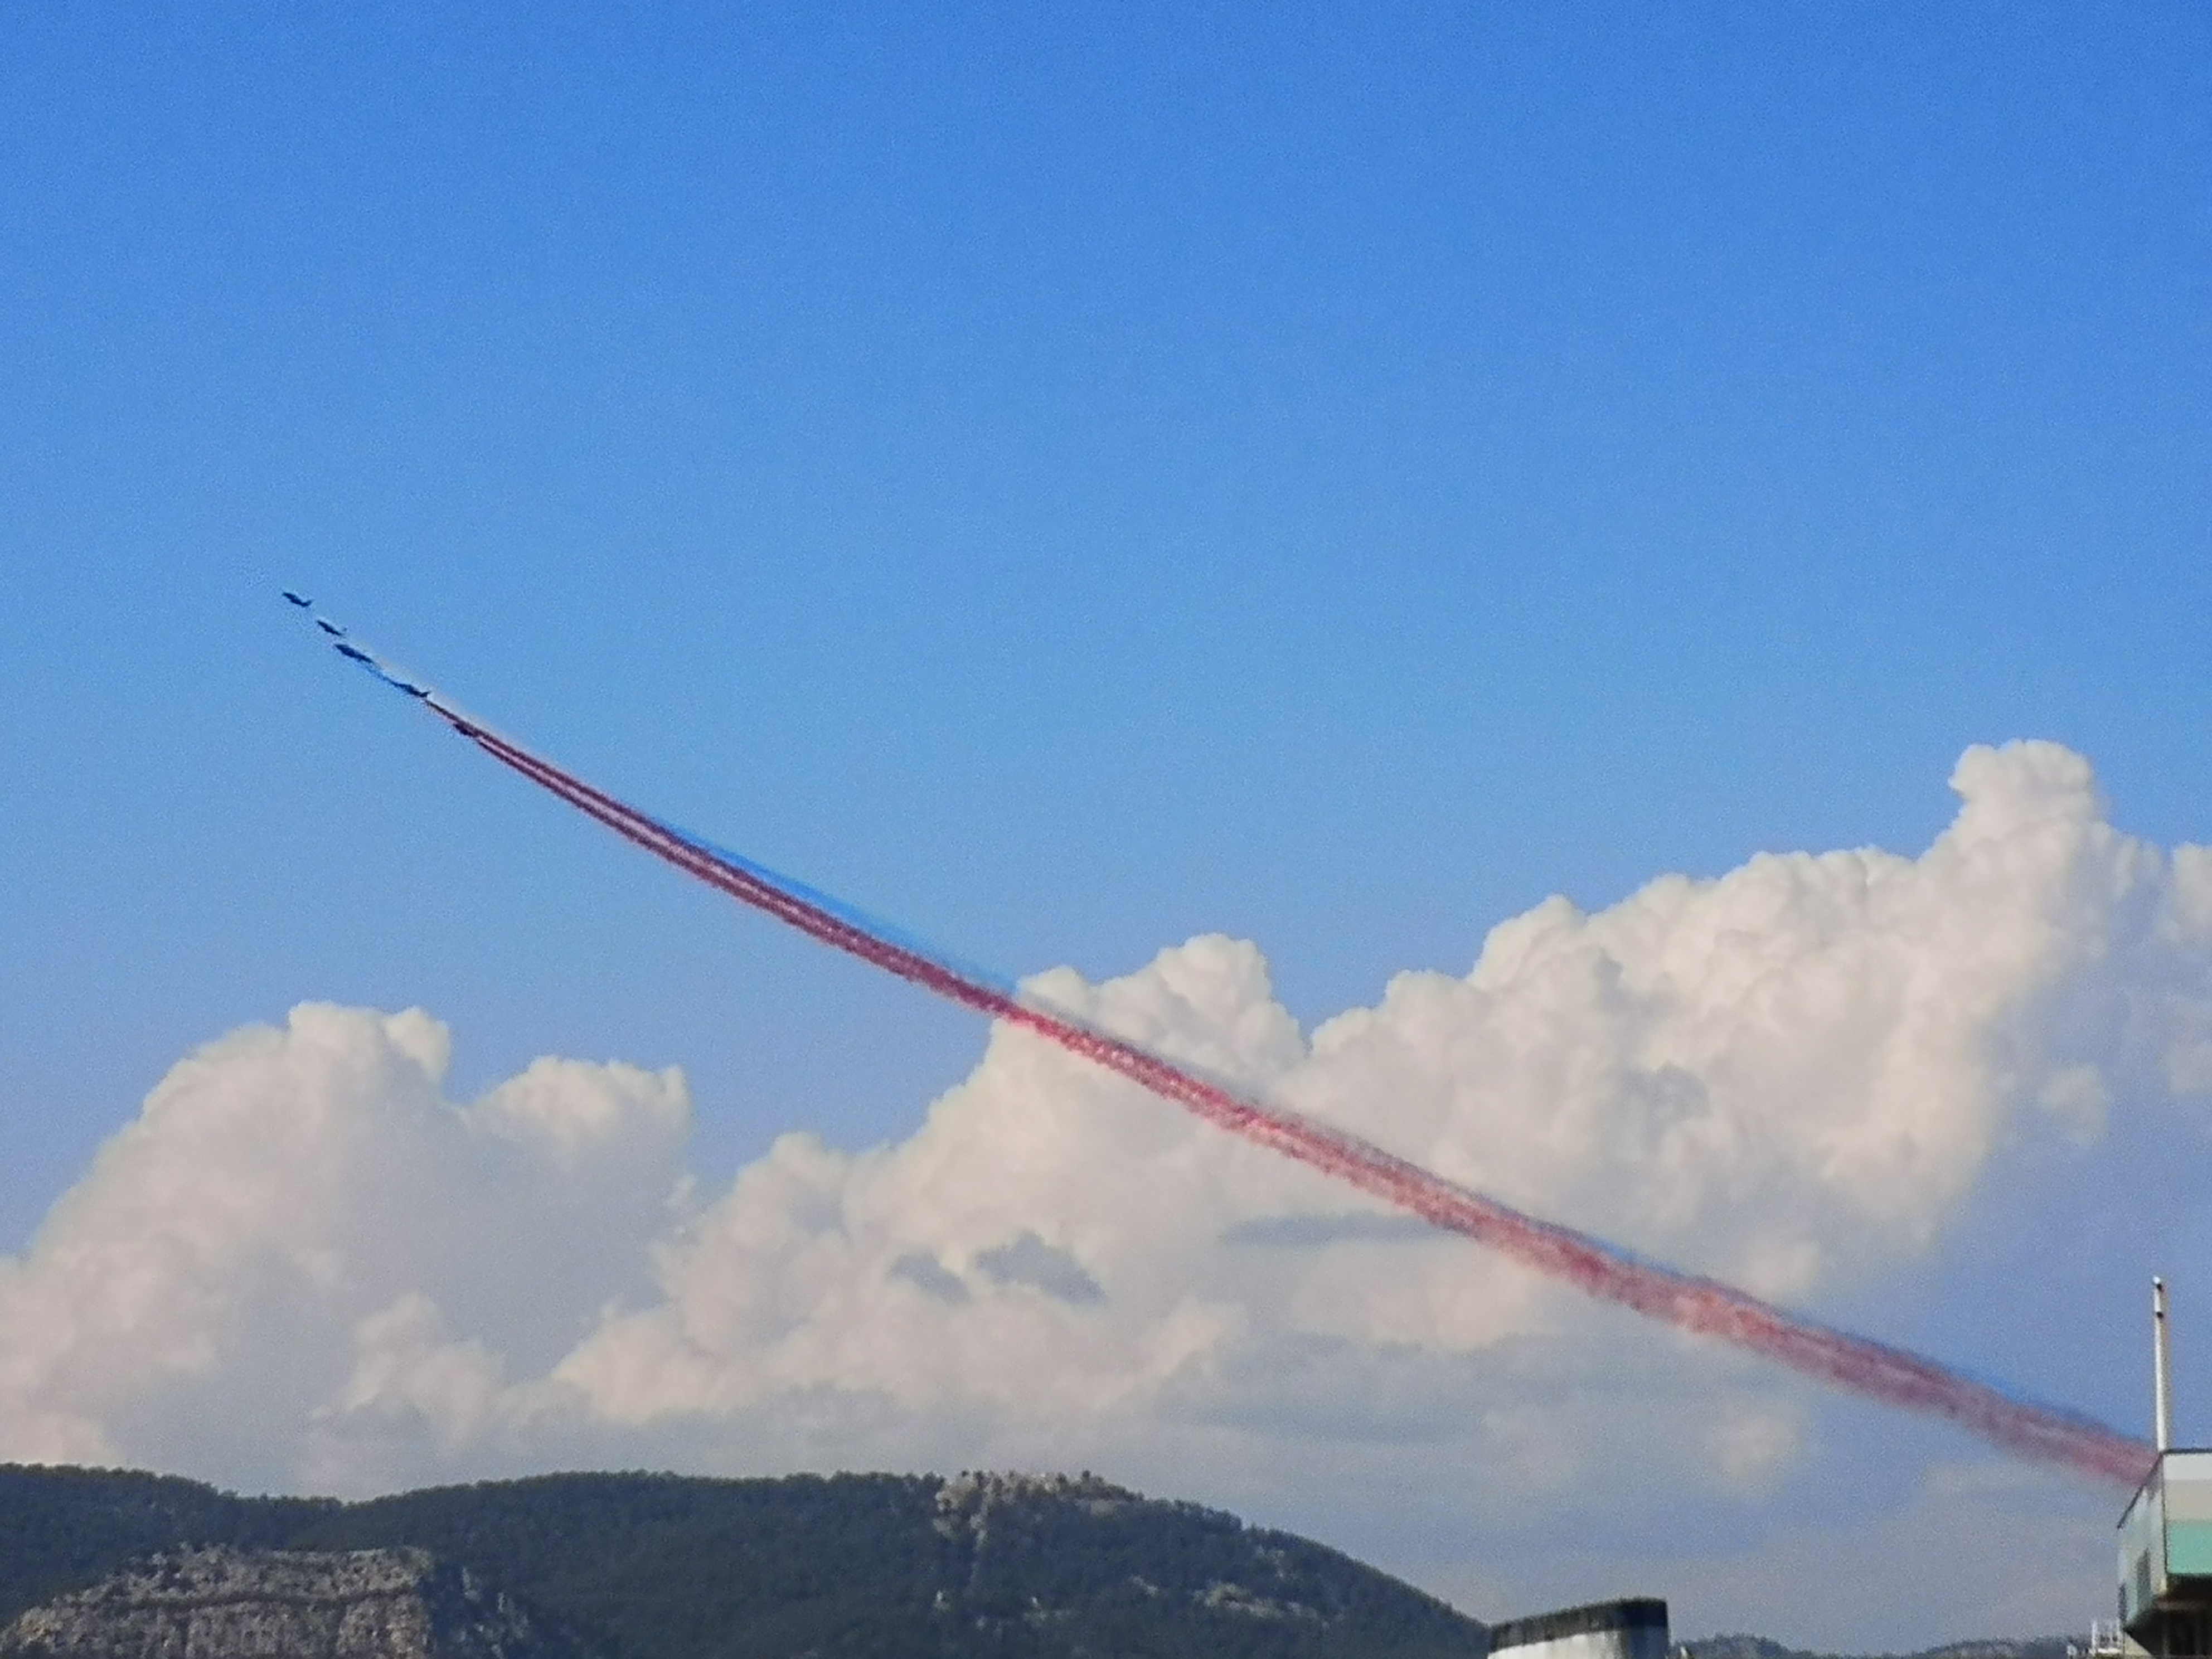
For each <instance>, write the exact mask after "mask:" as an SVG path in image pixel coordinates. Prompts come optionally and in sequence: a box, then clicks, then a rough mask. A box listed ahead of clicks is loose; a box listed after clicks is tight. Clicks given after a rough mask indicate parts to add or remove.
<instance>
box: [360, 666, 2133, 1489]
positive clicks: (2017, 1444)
mask: <svg viewBox="0 0 2212 1659" xmlns="http://www.w3.org/2000/svg"><path fill="white" fill-rule="evenodd" d="M403 689H410V691H411V694H412V695H416V696H422V698H423V701H424V702H425V704H426V706H427V707H428V708H430V709H431V711H432V712H433V713H435V714H437V715H438V716H439V717H440V718H441V719H442V720H445V721H446V722H447V724H448V725H450V726H452V727H453V729H454V730H455V731H456V732H459V733H460V734H461V735H462V736H463V737H465V738H468V739H469V741H470V742H471V743H473V744H476V745H477V747H478V748H480V749H482V750H483V751H484V752H485V753H486V754H488V755H489V756H491V757H493V758H494V759H495V760H497V761H499V762H500V763H501V764H503V765H505V766H508V767H511V768H513V769H514V770H515V771H517V772H520V774H521V775H523V776H524V777H526V778H527V779H529V780H530V781H532V783H534V784H537V785H538V786H539V787H541V788H544V789H547V790H550V792H552V793H554V794H556V795H558V796H559V797H560V798H561V799H563V800H565V801H567V802H568V804H569V805H572V806H574V807H576V808H578V809H579V810H580V811H584V812H586V813H588V814H590V815H591V816H592V817H594V818H597V819H598V820H599V822H600V823H603V824H605V825H606V826H607V828H609V829H612V830H613V831H615V833H616V834H617V835H619V836H623V837H625V838H626V839H628V840H629V841H632V842H635V843H636V844H637V845H638V846H640V847H642V848H645V850H646V851H647V852H648V853H651V854H653V855H654V856H655V857H657V858H660V859H663V860H666V861H667V862H668V863H670V864H672V865H674V866H676V867H677V868H678V869H679V870H681V871H683V872H684V873H685V874H686V875H690V876H694V877H696V878H698V879H699V880H701V881H703V882H705V883H706V884H708V886H710V887H714V888H716V889H718V890H720V891H722V892H724V893H726V894H728V895H729V896H731V897H732V898H734V899H738V900H740V901H742V902H744V903H746V904H750V905H751V906H753V907H754V908H756V909H759V910H763V911H765V912H767V913H768V914H769V915H771V916H774V917H775V919H776V920H777V921H781V922H784V923H786V924H787V925H788V926H790V927H795V928H797V929H798V930H799V932H801V933H805V934H807V935H808V936H810V937H811V938H813V939H819V940H821V941H822V942H823V944H825V945H835V946H836V948H837V949H839V950H841V951H847V952H848V953H849V954H851V955H853V956H855V957H860V960H861V961H863V962H866V963H872V964H873V965H874V966H876V967H878V968H881V969H884V971H886V972H888V973H892V974H896V975H898V976H899V977H900V978H901V979H903V980H908V981H912V982H913V983H915V984H916V985H919V986H921V987H924V988H925V989H927V990H930V991H934V992H935V993H936V994H938V995H939V996H941V997H944V998H946V999H947V1000H951V1001H953V1002H957V1003H958V1004H960V1005H961V1006H963V1007H966V1008H972V1009H974V1010H975V1012H977V1013H980V1014H983V1015H986V1016H987V1017H988V1018H992V1019H995V1020H1003V1021H1005V1022H1006V1024H1010V1025H1018V1026H1020V1027H1021V1028H1022V1029H1024V1030H1029V1031H1033V1032H1035V1033H1036V1035H1037V1036H1042V1037H1044V1038H1045V1039H1047V1040H1048V1041H1049V1042H1056V1043H1058V1044H1059V1045H1060V1047H1061V1048H1065V1049H1066V1050H1068V1051H1069V1052H1070V1053H1071V1054H1079V1055H1081V1056H1082V1057H1083V1058H1085V1060H1091V1061H1092V1062H1094V1063H1095V1064H1097V1065H1099V1066H1104V1067H1105V1068H1106V1069H1107V1070H1108V1071H1110V1072H1117V1073H1120V1074H1121V1076H1123V1077H1125V1078H1127V1079H1129V1080H1130V1081H1132V1082H1133V1083H1137V1084H1139V1085H1142V1086H1144V1087H1145V1088H1146V1089H1149V1090H1151V1091H1152V1093H1154V1094H1156V1095H1158V1096H1160V1097H1162V1098H1164V1099H1166V1100H1170V1101H1173V1102H1174V1103H1176V1105H1178V1106H1182V1107H1183V1108H1185V1109H1187V1110H1189V1111H1191V1112H1193V1113H1195V1114H1196V1115H1198V1116H1200V1117H1202V1118H1204V1119H1205V1120H1206V1121H1208V1122H1209V1123H1213V1124H1218V1126H1220V1127H1222V1128H1225V1129H1228V1130H1230V1131H1231V1132H1233V1133H1237V1134H1240V1135H1242V1136H1243V1137H1244V1138H1245V1139H1248V1140H1252V1141H1256V1142H1258V1143H1259V1144H1260V1145H1261V1146H1269V1147H1273V1149H1274V1150H1275V1151H1276V1152H1281V1153H1283V1154H1284V1155H1285V1156H1286V1157H1289V1158H1296V1159H1297V1160H1298V1161H1299V1162H1300V1163H1302V1164H1310V1165H1311V1166H1312V1167H1313V1168H1315V1169H1316V1170H1322V1171H1323V1172H1324V1173H1325V1174H1328V1175H1332V1176H1335V1177H1336V1178H1337V1179H1338V1180H1340V1181H1342V1182H1346V1183H1348V1184H1349V1185H1351V1186H1353V1187H1357V1188H1359V1189H1360V1190H1361V1191H1362V1192H1365V1193H1369V1194H1372V1195H1374V1196H1375V1197H1376V1198H1379V1199H1382V1200H1384V1201H1385V1202H1388V1203H1390V1204H1393V1205H1395V1206H1398V1207H1399V1208H1401V1209H1404V1210H1410V1211H1412V1212H1413V1213H1414V1214H1416V1215H1419V1216H1422V1217H1425V1218H1426V1219H1428V1220H1429V1221H1431V1222H1433V1223H1434V1224H1435V1225H1437V1226H1439V1227H1444V1228H1449V1230H1450V1231H1453V1232H1456V1233H1463V1234H1465V1235H1466V1236H1467V1237H1469V1238H1472V1239H1474V1240H1476V1241H1478V1242H1479V1243H1484V1244H1487V1245H1489V1246H1491V1247H1492V1249H1497V1250H1500V1251H1503V1252H1504V1254H1505V1255H1509V1256H1510V1257H1512V1258H1513V1260H1515V1261H1518V1262H1521V1263H1522V1264H1523V1265H1524V1266H1526V1267H1533V1268H1534V1269H1535V1270H1536V1271H1537V1272H1539V1273H1548V1274H1550V1275H1551V1276H1552V1277H1553V1278H1555V1279H1565V1281H1566V1282H1567V1283H1568V1284H1570V1285H1574V1286H1575V1287H1576V1288H1577V1290H1580V1291H1583V1293H1584V1294H1586V1295H1589V1296H1592V1297H1597V1298H1598V1299H1600V1300H1601V1301H1606V1302H1617V1303H1620V1304H1622V1305H1623V1306H1625V1307H1629V1308H1633V1309H1634V1310H1636V1311H1637V1312H1638V1313H1641V1314H1645V1315H1648V1316H1650V1317H1651V1318H1654V1319H1657V1320H1662V1321H1664V1322H1666V1323H1668V1324H1670V1325H1673V1326H1674V1327H1676V1328H1679V1329H1681V1330H1686V1331H1692V1332H1695V1333H1696V1334H1699V1335H1700V1336H1710V1337H1717V1338H1718V1339H1719V1340H1722V1341H1724V1342H1732V1343H1734V1344H1735V1346H1738V1347H1741V1348H1747V1349H1749V1350H1750V1351H1751V1352H1753V1353H1756V1354H1760V1355H1764V1356H1765V1358H1769V1359H1772V1360H1775V1361H1778V1362H1779V1363H1780V1364H1784V1365H1786V1366H1788V1367H1790V1369H1791V1370H1796V1371H1798V1372H1801V1373H1802V1374H1803V1375H1804V1376H1810V1377H1814V1378H1815V1379H1817V1380H1819V1381H1820V1382H1823V1383H1830V1384H1832V1385H1833V1386H1835V1387H1837V1388H1840V1389H1845V1390H1848V1391H1849V1392H1850V1393H1853V1394H1857V1395H1863V1396H1864V1397H1866V1398H1868V1399H1870V1400H1877V1401H1881V1402H1883V1403H1884V1404H1886V1405H1891V1406H1898V1407H1903V1408H1905V1410H1907V1411H1914V1412H1919V1413H1924V1414H1926V1415H1928V1416H1931V1417H1939V1418H1942V1419H1945V1420H1947V1421H1948V1422H1952V1423H1955V1424H1957V1425H1959V1426H1960V1427H1961V1428H1964V1429H1966V1430H1967V1431H1969V1432H1971V1433H1973V1434H1976V1435H1978V1436H1980V1437H1982V1438H1983V1439H1984V1440H1986V1441H1989V1442H1990V1443H1992V1444H1994V1445H1997V1446H2001V1447H2002V1448H2004V1449H2006V1450H2008V1451H2011V1452H2016V1453H2018V1454H2020V1455H2023V1456H2026V1457H2029V1458H2032V1459H2034V1460H2035V1461H2036V1462H2043V1463H2051V1464H2056V1465H2057V1466H2058V1467H2060V1468H2067V1469H2071V1470H2073V1471H2074V1472H2075V1473H2076V1474H2084V1475H2087V1476H2089V1477H2091V1478H2093V1479H2095V1480H2108V1481H2111V1482H2112V1483H2114V1484H2115V1485H2118V1486H2136V1485H2137V1484H2138V1483H2139V1482H2140V1481H2141V1480H2142V1479H2143V1477H2144V1476H2145V1475H2146V1474H2148V1471H2149V1468H2150V1465H2151V1462H2152V1457H2153V1452H2152V1449H2151V1448H2150V1447H2149V1446H2148V1445H2147V1444H2145V1443H2143V1442H2142V1441H2139V1440H2136V1439H2133V1438H2130V1437H2128V1436H2126V1435H2124V1434H2121V1433H2120V1432H2119V1431H2117V1430H2114V1429H2111V1428H2108V1427H2106V1425H2103V1424H2101V1423H2098V1422H2095V1421H2093V1420H2091V1419H2087V1418H2083V1417H2077V1416H2075V1415H2073V1414H2072V1413H2067V1412H2062V1411H2058V1410H2056V1409H2053V1408H2051V1407H2045V1406H2036V1405H2030V1404H2027V1403H2024V1402H2022V1401H2017V1400H2013V1399H2010V1398H2008V1396H2006V1395H2003V1394H2001V1393H1999V1392H1998V1391H1997V1390H1996V1389H1992V1388H1990V1387H1989V1386H1988V1385H1987V1384H1985V1383H1977V1382H1975V1381H1973V1380H1972V1379H1971V1378H1969V1377H1965V1376H1960V1375H1959V1374H1958V1373H1956V1372H1954V1371H1952V1370H1948V1369H1947V1368H1945V1367H1944V1366H1942V1365H1940V1364H1937V1363H1936V1361H1934V1360H1932V1359H1928V1358H1923V1357H1922V1356H1921V1355H1918V1354H1916V1353H1912V1352H1908V1351H1906V1350H1905V1349H1902V1348H1893V1347H1891V1346H1888V1345H1887V1344H1886V1343H1881V1342H1875V1341H1870V1340H1868V1339H1867V1338H1865V1337H1861V1336H1852V1335H1850V1334H1848V1333H1846V1332H1844V1331H1838V1330H1833V1329H1831V1328H1829V1327H1827V1326H1825V1325H1820V1324H1815V1323H1814V1322H1811V1321H1809V1320H1805V1319H1801V1318H1799V1317H1797V1316H1796V1315H1794V1314H1790V1313H1786V1312H1784V1310H1782V1309H1780V1308H1778V1307H1775V1306H1773V1305H1772V1304H1770V1303H1766V1302H1762V1301H1760V1300H1759V1298H1758V1297H1754V1296H1751V1295H1748V1294H1747V1293H1746V1292H1744V1291H1739V1290H1736V1289H1735V1288H1734V1287H1733V1286H1731V1285H1723V1284H1719V1283H1717V1282H1716V1281H1714V1280H1712V1279H1699V1278H1695V1277H1692V1275H1690V1274H1687V1273H1674V1272H1673V1271H1670V1270H1669V1269H1668V1268H1665V1267H1654V1266H1652V1265H1651V1264H1650V1263H1648V1262H1643V1261H1635V1260H1633V1259H1632V1258H1630V1257H1628V1256H1626V1255H1623V1254H1621V1253H1620V1251H1619V1250H1617V1249H1614V1248H1613V1246H1611V1245H1608V1244H1607V1243H1604V1242H1603V1241H1601V1240H1600V1239H1596V1238H1593V1237H1590V1236H1589V1234H1587V1233H1581V1232H1577V1231H1575V1230H1574V1229H1572V1228H1571V1227H1562V1226H1559V1225H1557V1224H1555V1223H1553V1222H1549V1221H1540V1220H1538V1219H1537V1218H1535V1217H1534V1216H1529V1215H1523V1214H1522V1212H1520V1211H1518V1210H1516V1209H1513V1208H1511V1207H1510V1206H1506V1205H1504V1204H1500V1203H1499V1202H1498V1201H1497V1200H1495V1199H1490V1198H1485V1197H1484V1196H1483V1195H1482V1194H1480V1193H1475V1192H1470V1191H1469V1190H1468V1189H1467V1188H1464V1187H1461V1186H1458V1185H1455V1183H1453V1182H1449V1181H1446V1180H1444V1179H1443V1177H1442V1176H1436V1175H1431V1173H1430V1172H1429V1171H1427V1170H1424V1169H1421V1168H1420V1167H1419V1166H1418V1165H1416V1164H1409V1163H1407V1161H1406V1160H1405V1159H1403V1158H1399V1157H1397V1156H1395V1154H1393V1153H1390V1152H1384V1151H1383V1149H1382V1148H1381V1147H1379V1146H1375V1145H1373V1144H1372V1143H1370V1142H1369V1141H1366V1140H1364V1139H1361V1138H1360V1137H1358V1135H1354V1134H1351V1133H1347V1132H1346V1131H1345V1130H1342V1129H1338V1128H1334V1127H1330V1126H1329V1125H1328V1124H1324V1123H1318V1122H1316V1121H1313V1120H1311V1119H1310V1118H1306V1117H1303V1116H1300V1115H1297V1114H1296V1113H1293V1112H1289V1111H1285V1110H1284V1109H1281V1108H1280V1107H1275V1106H1264V1105H1261V1103H1259V1102H1257V1101H1255V1100H1250V1099H1248V1098H1246V1097H1243V1096H1242V1095H1240V1094H1237V1093H1236V1092H1235V1091H1232V1090H1230V1089H1227V1088H1224V1087H1223V1086H1221V1085H1218V1084H1216V1083H1210V1082H1207V1081H1206V1079H1202V1078H1200V1077H1196V1076H1194V1075H1193V1074H1192V1073H1189V1072H1187V1071H1185V1070H1183V1069H1182V1067H1181V1066H1176V1064H1174V1062H1172V1061H1170V1060H1166V1059H1164V1058H1163V1057H1162V1056H1160V1055H1158V1054H1153V1053H1152V1052H1151V1051H1149V1050H1148V1049H1146V1048H1139V1046H1138V1045H1136V1044H1135V1043H1133V1042H1124V1041H1123V1040H1121V1038H1119V1037H1115V1036H1108V1035H1107V1034H1106V1033H1104V1032H1103V1031H1097V1030H1092V1029H1091V1028H1090V1027H1089V1026H1087V1025H1085V1024H1081V1023H1080V1022H1079V1021H1077V1020H1075V1019H1073V1018H1069V1017H1067V1016H1066V1015H1062V1014H1058V1013H1054V1012H1050V1011H1048V1010H1046V1009H1043V1008H1039V1007H1036V1006H1032V1005H1030V1004H1028V1003H1024V1002H1023V1001H1021V1000H1019V999H1018V997H1017V996H1015V995H1014V994H1012V993H1009V992H1007V991H1005V990H1001V989H1000V988H999V987H996V986H994V985H990V984H988V983H986V982H984V981H981V980H980V979H978V978H976V977H975V976H974V975H969V974H966V973H963V972H960V971H958V970H957V969H953V968H951V967H948V966H947V965H945V963H941V962H939V961H937V960H935V959H934V958H933V957H929V956H927V955H925V954H923V953H922V952H921V951H917V950H915V949H912V948H910V947H909V946H907V945H902V944H899V943H897V942H896V941H894V940H891V939H884V938H881V937H879V936H878V935H877V934H876V933H872V932H871V931H869V929H867V928H866V927H862V926H860V924H859V923H857V922H855V921H852V920H851V919H849V918H848V917H845V916H842V915H838V914H836V912H835V911H833V910H830V909H828V908H824V907H823V906H822V905H820V904H817V903H815V902H812V901H811V899H808V898H806V897H803V896H799V895H797V894H794V893H792V892H789V891H787V890H785V889H783V888H782V887H781V886H779V885H777V884H776V883H775V881H774V880H772V879H769V878H767V877H766V876H764V875H763V874H759V873H756V872H753V871H750V870H747V869H743V868H740V867H738V866H736V865H734V864H732V863H731V862H729V861H728V860H726V859H724V858H722V857H721V856H720V855H719V854H715V853H714V851H712V850H711V849H709V848H706V847H703V846H702V845H701V844H699V843H698V842H694V841H692V840H691V839H690V837H689V836H684V835H683V834H682V833H680V832H679V831H678V830H675V829H671V828H670V827H669V826H667V825H666V824H664V823H660V822H659V820H658V819H656V818H653V817H649V816H647V814H645V813H643V812H641V811H638V810H637V809H636V808H635V807H632V806H629V805H624V804H623V802H621V801H618V800H617V799H615V798H614V797H613V796H611V795H608V794H605V793H603V792H601V791H599V790H598V789H595V788H593V787H592V786H591V785H590V784H588V783H586V782H584V781H582V780H581V779H580V778H577V777H574V776H572V775H570V774H568V773H567V772H564V771H562V769H560V768H559V767H557V766H555V765H554V764H552V763H550V761H544V760H540V759H539V758H538V757H537V756H535V755H533V754H532V753H530V752H529V751H528V750H526V749H523V748H521V747H520V746H518V745H517V744H513V743H510V742H508V741H507V739H506V738H501V737H499V736H498V735H496V734H495V733H494V732H489V731H487V730H485V729H484V728H483V727H482V726H477V724H475V723H474V722H473V721H471V720H468V719H466V718H465V717H464V716H463V715H461V714H459V713H458V712H456V711H454V710H453V709H452V708H447V706H446V705H445V704H444V703H443V702H441V701H440V700H439V699H437V698H436V697H435V696H427V695H425V694H423V693H422V692H420V691H412V689H411V688H403Z"/></svg>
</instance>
